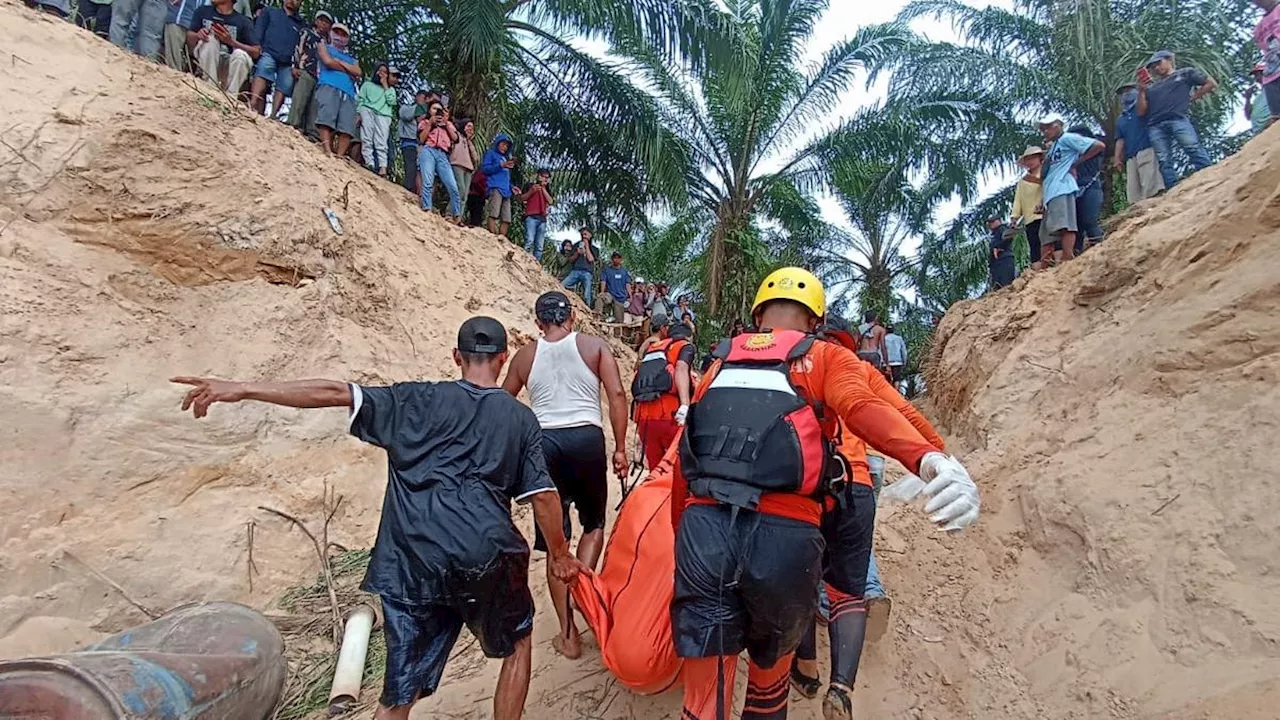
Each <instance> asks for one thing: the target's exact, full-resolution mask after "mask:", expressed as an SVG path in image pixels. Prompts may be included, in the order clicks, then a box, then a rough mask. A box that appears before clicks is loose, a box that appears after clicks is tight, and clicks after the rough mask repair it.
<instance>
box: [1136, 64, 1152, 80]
mask: <svg viewBox="0 0 1280 720" xmlns="http://www.w3.org/2000/svg"><path fill="white" fill-rule="evenodd" d="M1138 82H1140V83H1149V82H1151V71H1150V70H1148V69H1146V68H1144V67H1141V68H1138Z"/></svg>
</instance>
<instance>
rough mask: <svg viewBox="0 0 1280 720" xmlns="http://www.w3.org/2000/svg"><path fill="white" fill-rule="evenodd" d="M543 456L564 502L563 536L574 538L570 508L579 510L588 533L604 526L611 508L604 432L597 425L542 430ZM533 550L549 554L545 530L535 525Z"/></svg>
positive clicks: (579, 518)
mask: <svg viewBox="0 0 1280 720" xmlns="http://www.w3.org/2000/svg"><path fill="white" fill-rule="evenodd" d="M542 454H543V455H544V456H545V457H546V459H547V472H549V473H550V474H551V481H552V482H554V483H555V484H556V490H557V491H558V492H559V493H560V501H561V502H562V503H564V511H565V512H564V536H565V539H568V538H570V537H572V536H573V526H572V524H571V523H570V521H569V505H571V504H572V505H573V506H574V507H576V508H578V524H579V525H581V526H582V532H584V533H589V532H591V531H592V530H599V529H601V528H603V527H604V513H605V508H606V507H607V506H608V505H609V458H608V456H607V455H606V454H605V450H604V430H602V429H600V428H599V427H597V426H595V425H580V426H578V427H571V428H556V429H554V430H543V431H542ZM533 534H534V539H533V548H534V549H535V550H542V551H544V552H545V551H546V549H547V541H546V540H545V539H544V538H543V537H542V529H541V528H539V527H538V526H537V524H534V526H533Z"/></svg>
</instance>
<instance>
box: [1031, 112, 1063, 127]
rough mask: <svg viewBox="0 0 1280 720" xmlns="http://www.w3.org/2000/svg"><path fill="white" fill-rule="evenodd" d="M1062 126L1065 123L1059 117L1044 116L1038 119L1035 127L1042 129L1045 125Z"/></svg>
mask: <svg viewBox="0 0 1280 720" xmlns="http://www.w3.org/2000/svg"><path fill="white" fill-rule="evenodd" d="M1063 124H1065V121H1064V120H1063V119H1062V116H1061V115H1045V116H1044V117H1042V118H1040V122H1037V123H1036V126H1037V127H1044V126H1046V125H1063Z"/></svg>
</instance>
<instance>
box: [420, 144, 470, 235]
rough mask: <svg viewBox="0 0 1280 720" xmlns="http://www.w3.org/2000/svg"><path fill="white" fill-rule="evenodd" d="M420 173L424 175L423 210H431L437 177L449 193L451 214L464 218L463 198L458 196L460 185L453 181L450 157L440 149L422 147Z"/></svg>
mask: <svg viewBox="0 0 1280 720" xmlns="http://www.w3.org/2000/svg"><path fill="white" fill-rule="evenodd" d="M418 172H419V173H421V174H422V198H421V200H422V209H423V210H430V209H431V192H432V190H434V189H435V185H436V175H437V174H439V175H440V182H441V183H443V184H444V189H445V190H448V191H449V214H450V215H452V216H453V217H462V196H461V195H459V194H458V183H456V182H454V179H453V166H452V165H450V164H449V156H448V155H447V154H446V153H445V151H443V150H441V149H440V148H433V147H427V146H425V145H424V146H422V147H421V148H419V150H418Z"/></svg>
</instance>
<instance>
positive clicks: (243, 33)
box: [191, 5, 253, 51]
mask: <svg viewBox="0 0 1280 720" xmlns="http://www.w3.org/2000/svg"><path fill="white" fill-rule="evenodd" d="M215 23H217V24H220V25H225V26H226V28H227V32H228V33H229V34H230V35H231V38H232V39H233V40H236V41H237V42H242V43H244V44H246V45H251V44H253V21H252V20H250V19H249V18H247V17H245V16H244V15H241V14H240V13H238V12H236V11H235V10H232V11H231V14H230V15H223V14H221V13H219V12H218V9H217V8H216V7H214V6H212V5H203V6H201V7H198V8H196V12H195V14H194V15H192V16H191V29H192V30H193V31H196V32H199V31H200V30H208V31H209V32H210V33H211V34H212V33H213V28H212V27H211V26H212V25H214V24H215ZM222 47H224V48H226V49H227V50H228V51H230V50H231V47H230V46H228V45H227V44H226V43H222Z"/></svg>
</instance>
